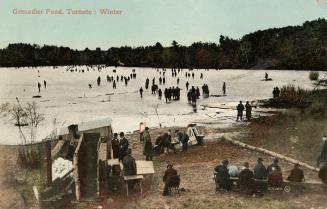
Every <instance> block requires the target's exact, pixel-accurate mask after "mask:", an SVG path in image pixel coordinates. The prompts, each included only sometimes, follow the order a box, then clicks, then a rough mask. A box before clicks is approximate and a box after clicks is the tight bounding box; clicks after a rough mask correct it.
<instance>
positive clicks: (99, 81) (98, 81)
mask: <svg viewBox="0 0 327 209" xmlns="http://www.w3.org/2000/svg"><path fill="white" fill-rule="evenodd" d="M100 83H101V78H100V76H99V77H98V79H97V84H98V86H100Z"/></svg>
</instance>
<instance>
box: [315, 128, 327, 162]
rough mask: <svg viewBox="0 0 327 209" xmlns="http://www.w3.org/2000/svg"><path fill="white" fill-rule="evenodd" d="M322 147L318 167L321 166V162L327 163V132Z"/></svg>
mask: <svg viewBox="0 0 327 209" xmlns="http://www.w3.org/2000/svg"><path fill="white" fill-rule="evenodd" d="M322 142H323V144H322V147H321V152H320V155H319V157H318V159H317V167H319V165H320V163H327V135H326V134H325V135H324V136H323V137H322Z"/></svg>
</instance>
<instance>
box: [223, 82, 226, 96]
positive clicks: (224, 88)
mask: <svg viewBox="0 0 327 209" xmlns="http://www.w3.org/2000/svg"><path fill="white" fill-rule="evenodd" d="M223 94H224V95H226V83H225V82H224V83H223Z"/></svg>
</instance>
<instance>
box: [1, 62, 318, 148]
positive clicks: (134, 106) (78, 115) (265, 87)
mask: <svg viewBox="0 0 327 209" xmlns="http://www.w3.org/2000/svg"><path fill="white" fill-rule="evenodd" d="M66 69H67V67H58V68H56V69H53V68H52V67H38V68H21V69H14V68H10V69H9V68H0V103H1V104H2V103H6V102H9V103H17V101H16V97H18V99H19V101H20V103H21V104H24V103H27V102H32V101H35V102H37V104H38V106H39V107H40V112H42V113H44V114H45V117H46V120H45V121H44V123H42V124H41V125H40V127H39V128H38V132H37V133H38V139H39V140H41V139H43V138H45V137H46V136H47V135H49V133H50V132H51V131H52V130H54V129H55V128H60V127H63V126H68V125H70V124H71V123H78V122H82V121H88V120H94V119H98V118H105V117H111V118H112V119H113V129H114V131H115V132H120V131H124V132H125V131H134V130H138V128H139V123H140V122H141V121H144V122H146V123H147V124H148V125H149V126H150V127H158V126H159V123H161V124H162V126H186V125H187V123H191V122H196V123H200V124H201V123H202V124H206V125H215V126H218V127H226V126H230V125H231V124H234V123H235V119H234V117H235V111H234V110H232V109H217V108H206V109H203V108H202V107H201V106H200V105H205V104H219V105H225V106H226V107H230V108H234V107H235V106H236V104H237V103H238V101H239V100H243V101H247V100H249V101H252V100H257V99H266V98H269V97H271V96H272V90H273V88H274V87H275V86H279V87H281V86H283V85H286V84H294V85H295V86H300V87H302V88H308V89H310V88H313V82H312V81H310V80H309V71H289V70H287V71H276V70H268V71H266V70H220V71H216V70H210V71H205V70H194V71H193V72H194V73H195V78H194V79H192V77H190V78H186V77H185V72H186V71H187V72H188V70H185V69H184V70H183V71H182V72H180V73H179V74H178V75H177V77H179V78H180V83H179V87H180V88H182V91H181V100H180V101H173V102H171V103H168V104H167V103H165V101H164V99H162V100H158V96H157V95H151V91H150V90H146V89H145V87H144V85H145V80H146V78H147V77H148V78H149V79H150V86H151V83H152V79H153V77H156V83H157V84H158V83H159V82H158V78H159V77H160V75H159V72H157V70H155V69H152V68H128V67H118V68H117V69H116V73H114V72H113V69H114V67H108V68H104V69H102V70H101V72H98V71H97V70H90V71H87V67H86V66H80V67H77V69H78V70H82V69H84V73H82V72H78V71H77V72H69V71H66ZM133 69H135V72H136V73H137V77H136V79H132V80H130V82H129V83H128V86H125V84H124V83H123V82H121V81H120V80H119V82H117V89H113V88H112V83H107V81H106V76H107V75H109V76H111V75H113V76H114V77H116V76H117V75H119V76H120V75H124V76H128V75H130V74H131V73H132V70H133ZM38 71H39V73H38ZM201 72H202V73H203V75H204V78H203V79H200V73H201ZM265 72H267V73H268V74H269V77H271V78H272V79H273V81H267V82H265V81H262V79H263V78H264V74H265ZM98 76H101V85H100V86H99V87H98V86H97V85H96V80H97V77H98ZM165 77H166V84H165V85H159V88H161V89H162V90H164V88H166V87H170V86H175V87H176V86H177V82H176V80H177V78H175V77H174V78H173V77H172V75H171V70H170V69H167V71H166V76H165ZM43 80H46V81H47V89H44V86H43ZM186 80H188V81H189V83H190V86H192V85H194V86H198V87H199V88H200V91H201V93H202V90H201V86H202V85H203V84H204V83H207V84H208V86H209V89H210V94H217V95H218V94H219V95H221V94H222V84H223V82H224V81H225V82H226V84H227V96H225V97H209V98H207V99H203V98H202V96H201V98H200V100H198V106H197V107H198V111H197V112H196V113H194V112H193V110H192V107H191V106H190V105H189V104H187V97H186V87H185V83H186ZM38 82H40V83H41V84H42V87H41V93H40V94H39V93H38V89H37V83H38ZM88 84H92V86H93V88H92V89H89V87H88ZM141 86H142V87H143V89H144V90H145V91H144V93H143V94H144V95H143V99H141V98H140V96H139V92H138V90H139V88H140V87H141ZM112 93H113V95H106V94H112ZM35 95H41V96H42V97H41V98H32V97H33V96H35ZM156 107H157V112H158V115H157V114H156ZM54 119H55V122H54ZM0 127H1V132H0V143H3V144H17V143H21V140H20V138H19V133H18V130H17V127H15V126H14V125H13V124H12V122H10V121H9V120H8V118H6V117H2V118H0ZM25 131H26V130H25Z"/></svg>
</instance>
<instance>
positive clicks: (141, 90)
mask: <svg viewBox="0 0 327 209" xmlns="http://www.w3.org/2000/svg"><path fill="white" fill-rule="evenodd" d="M139 91H140V96H141V99H142V98H143V88H142V87H141V88H140V90H139Z"/></svg>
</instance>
